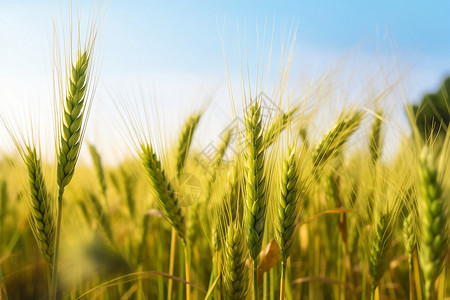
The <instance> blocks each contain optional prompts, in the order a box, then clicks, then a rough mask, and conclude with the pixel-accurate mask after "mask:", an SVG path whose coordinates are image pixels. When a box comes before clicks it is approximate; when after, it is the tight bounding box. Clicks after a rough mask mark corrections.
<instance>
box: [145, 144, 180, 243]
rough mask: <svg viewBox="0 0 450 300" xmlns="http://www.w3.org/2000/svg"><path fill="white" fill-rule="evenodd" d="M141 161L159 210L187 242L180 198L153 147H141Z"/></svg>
mask: <svg viewBox="0 0 450 300" xmlns="http://www.w3.org/2000/svg"><path fill="white" fill-rule="evenodd" d="M141 160H142V163H143V164H144V168H145V170H146V172H147V175H148V176H149V178H150V183H151V186H152V188H153V191H154V193H155V196H156V201H157V203H158V206H159V209H160V210H161V211H162V213H163V214H164V216H165V217H166V219H167V220H168V221H169V223H170V225H171V226H172V227H173V228H175V230H176V231H177V234H178V236H180V238H181V239H182V240H183V241H185V232H186V228H185V223H184V216H183V214H182V211H181V208H180V205H179V203H178V198H177V196H176V194H175V191H174V189H173V188H172V185H171V184H170V182H169V181H168V180H167V177H166V174H165V172H164V170H163V169H162V166H161V162H160V161H159V159H158V157H157V156H156V153H155V152H154V150H153V148H152V147H151V145H141Z"/></svg>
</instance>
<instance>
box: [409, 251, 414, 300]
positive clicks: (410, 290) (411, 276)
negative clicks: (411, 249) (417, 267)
mask: <svg viewBox="0 0 450 300" xmlns="http://www.w3.org/2000/svg"><path fill="white" fill-rule="evenodd" d="M412 260H413V258H412V253H409V254H408V271H409V272H408V275H409V300H413V299H414V292H413V291H414V279H413V269H412V268H413V262H412Z"/></svg>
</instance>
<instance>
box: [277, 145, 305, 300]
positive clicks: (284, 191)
mask: <svg viewBox="0 0 450 300" xmlns="http://www.w3.org/2000/svg"><path fill="white" fill-rule="evenodd" d="M295 149H296V148H295V146H293V147H290V148H289V149H288V157H287V158H286V159H285V160H284V162H283V168H282V171H281V184H280V201H279V205H278V214H277V216H276V221H275V236H276V239H277V242H278V245H279V247H280V256H281V267H282V269H281V282H280V299H284V284H285V282H284V280H285V275H286V263H287V259H288V258H289V256H290V255H291V253H292V245H293V241H294V239H295V236H296V235H295V232H296V229H297V228H298V225H299V222H298V221H299V218H300V211H299V198H298V185H299V170H298V168H297V164H296V161H295V160H296V157H295V154H296V153H295Z"/></svg>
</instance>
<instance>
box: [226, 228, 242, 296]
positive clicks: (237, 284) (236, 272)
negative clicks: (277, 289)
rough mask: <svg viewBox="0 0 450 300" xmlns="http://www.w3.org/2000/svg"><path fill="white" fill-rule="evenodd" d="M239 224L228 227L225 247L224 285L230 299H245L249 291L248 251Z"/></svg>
mask: <svg viewBox="0 0 450 300" xmlns="http://www.w3.org/2000/svg"><path fill="white" fill-rule="evenodd" d="M244 243H245V242H244V239H243V238H242V232H241V229H240V227H239V226H237V225H236V224H233V225H230V226H229V227H228V234H227V237H226V243H225V249H224V256H225V259H224V271H223V285H224V287H225V292H226V295H227V296H228V298H229V299H245V297H246V295H247V291H248V269H247V265H246V260H247V253H246V251H245V250H246V249H245V244H244Z"/></svg>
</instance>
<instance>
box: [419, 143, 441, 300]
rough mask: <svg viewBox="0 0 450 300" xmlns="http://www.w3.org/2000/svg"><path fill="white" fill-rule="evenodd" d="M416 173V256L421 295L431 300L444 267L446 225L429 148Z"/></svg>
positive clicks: (436, 171) (423, 155) (439, 187)
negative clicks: (417, 174)
mask: <svg viewBox="0 0 450 300" xmlns="http://www.w3.org/2000/svg"><path fill="white" fill-rule="evenodd" d="M418 173H419V187H420V210H419V213H420V223H421V231H420V249H419V259H420V265H421V268H422V271H423V277H424V298H425V300H431V299H432V297H433V291H434V283H435V281H436V279H437V278H438V276H439V273H440V272H441V271H442V267H443V262H444V257H445V252H446V251H445V250H446V246H447V236H446V234H447V231H446V230H447V227H446V226H447V224H446V215H445V209H444V199H443V197H442V195H441V193H442V192H441V189H442V188H441V185H440V183H439V181H438V170H437V168H436V166H435V163H434V160H433V158H432V156H431V154H430V153H429V152H428V148H425V149H424V150H423V152H422V154H421V157H420V164H419V172H418Z"/></svg>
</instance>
